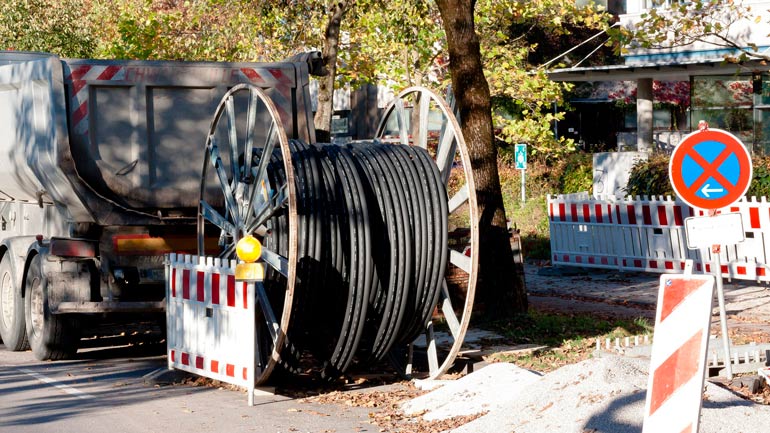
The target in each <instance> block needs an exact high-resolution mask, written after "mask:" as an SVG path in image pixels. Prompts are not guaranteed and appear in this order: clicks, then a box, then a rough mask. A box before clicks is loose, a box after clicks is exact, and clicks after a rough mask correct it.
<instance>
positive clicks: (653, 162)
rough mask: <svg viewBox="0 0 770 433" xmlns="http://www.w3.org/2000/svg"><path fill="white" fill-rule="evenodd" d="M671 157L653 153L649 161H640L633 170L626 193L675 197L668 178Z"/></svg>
mask: <svg viewBox="0 0 770 433" xmlns="http://www.w3.org/2000/svg"><path fill="white" fill-rule="evenodd" d="M668 162H669V155H667V154H665V153H653V154H651V155H650V157H649V159H647V160H641V159H640V160H639V161H637V162H636V163H635V164H634V166H633V167H632V168H631V173H630V175H629V177H628V184H627V185H626V193H627V194H628V195H631V196H637V195H640V196H641V195H662V196H667V195H670V196H672V197H673V196H674V190H673V189H672V187H671V182H670V180H669V176H668Z"/></svg>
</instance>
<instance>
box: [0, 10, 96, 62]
mask: <svg viewBox="0 0 770 433" xmlns="http://www.w3.org/2000/svg"><path fill="white" fill-rule="evenodd" d="M81 9H82V3H81V2H80V1H78V0H3V1H2V2H0V49H4V50H16V51H48V52H52V53H55V54H58V55H60V56H64V57H90V56H92V55H93V53H94V49H95V47H96V41H95V39H94V36H93V34H92V30H93V28H94V23H93V21H92V20H91V19H90V18H89V16H88V15H86V16H84V15H83V14H82V13H81V12H82V11H81Z"/></svg>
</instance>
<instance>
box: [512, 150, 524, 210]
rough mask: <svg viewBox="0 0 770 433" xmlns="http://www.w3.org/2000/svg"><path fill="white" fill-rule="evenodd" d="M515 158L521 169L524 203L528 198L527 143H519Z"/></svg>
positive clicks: (522, 200) (522, 199)
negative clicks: (526, 186)
mask: <svg viewBox="0 0 770 433" xmlns="http://www.w3.org/2000/svg"><path fill="white" fill-rule="evenodd" d="M514 159H515V160H516V168H517V169H518V170H521V203H522V204H524V203H525V202H526V200H527V196H526V193H525V184H526V182H525V173H526V170H527V145H526V144H525V143H517V144H516V149H515V151H514Z"/></svg>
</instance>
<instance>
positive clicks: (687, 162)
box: [668, 129, 753, 209]
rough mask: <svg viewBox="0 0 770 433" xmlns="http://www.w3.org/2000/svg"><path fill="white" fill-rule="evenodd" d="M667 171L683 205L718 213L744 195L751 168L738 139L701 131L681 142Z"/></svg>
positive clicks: (746, 151)
mask: <svg viewBox="0 0 770 433" xmlns="http://www.w3.org/2000/svg"><path fill="white" fill-rule="evenodd" d="M668 170H669V177H670V178H671V186H672V187H673V188H674V192H675V193H676V194H677V195H678V196H679V198H681V199H682V200H683V201H684V202H685V203H687V204H689V205H690V206H692V207H695V208H700V209H719V208H723V207H726V206H729V205H731V204H733V203H734V202H736V201H738V199H740V198H741V197H743V196H744V195H745V194H746V191H748V189H749V184H751V178H752V170H753V168H752V164H751V156H750V155H749V152H748V150H747V149H746V146H744V145H743V143H742V142H741V141H740V140H739V139H738V138H736V137H735V136H734V135H732V134H730V133H729V132H727V131H723V130H721V129H704V130H702V131H696V132H693V133H692V134H689V135H687V136H686V137H684V138H683V139H682V142H681V143H679V145H678V146H677V147H676V148H675V149H674V152H673V153H672V154H671V161H670V162H669V169H668Z"/></svg>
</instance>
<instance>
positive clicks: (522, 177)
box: [521, 170, 527, 206]
mask: <svg viewBox="0 0 770 433" xmlns="http://www.w3.org/2000/svg"><path fill="white" fill-rule="evenodd" d="M526 172H527V170H521V205H522V206H524V203H526V201H527V196H526V194H525V193H524V188H525V186H524V185H525V178H526Z"/></svg>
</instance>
